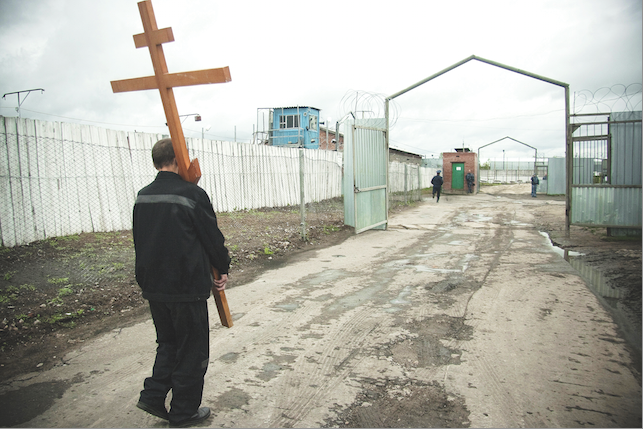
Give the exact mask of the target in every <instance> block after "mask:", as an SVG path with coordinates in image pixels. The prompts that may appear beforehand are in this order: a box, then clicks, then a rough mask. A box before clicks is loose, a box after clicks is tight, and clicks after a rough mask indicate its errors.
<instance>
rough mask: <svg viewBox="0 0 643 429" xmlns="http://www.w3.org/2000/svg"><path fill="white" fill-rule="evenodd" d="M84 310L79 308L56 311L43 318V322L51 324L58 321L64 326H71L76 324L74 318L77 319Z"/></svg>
mask: <svg viewBox="0 0 643 429" xmlns="http://www.w3.org/2000/svg"><path fill="white" fill-rule="evenodd" d="M84 312H85V310H82V309H81V310H77V311H75V312H72V313H56V314H54V315H52V316H51V317H49V318H47V319H46V320H44V322H47V323H49V324H51V325H53V324H56V323H60V324H62V325H63V326H65V327H68V328H72V327H74V326H75V325H76V323H75V322H74V319H78V318H79V317H81V316H82V315H83V313H84Z"/></svg>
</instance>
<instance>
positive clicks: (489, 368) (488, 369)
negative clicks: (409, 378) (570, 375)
mask: <svg viewBox="0 0 643 429" xmlns="http://www.w3.org/2000/svg"><path fill="white" fill-rule="evenodd" d="M477 214H478V215H480V216H482V217H485V218H488V219H489V220H491V218H492V216H490V213H487V212H486V211H485V210H480V208H478V211H477ZM468 215H469V210H465V211H464V213H463V214H461V215H459V216H458V218H459V219H463V218H465V219H466V217H467V216H468ZM456 221H457V220H456ZM515 223H516V211H515V210H510V211H506V212H504V213H502V214H500V215H499V216H497V217H495V218H494V219H493V220H491V221H490V222H488V225H493V228H494V233H493V238H491V239H490V240H486V241H484V242H479V243H478V245H479V246H481V247H482V246H486V247H487V249H486V250H485V251H478V252H476V253H479V254H486V255H490V256H491V258H490V259H487V260H481V259H479V260H478V261H476V263H477V264H480V263H484V264H486V267H485V269H484V270H481V271H483V272H484V275H483V276H482V278H481V279H480V280H479V282H478V285H479V287H478V288H476V289H475V290H474V291H472V292H471V293H470V294H469V296H468V297H467V299H466V301H464V302H462V303H461V305H458V306H453V307H452V308H451V309H450V310H451V311H449V312H448V313H449V314H450V315H452V316H453V317H459V318H461V320H462V326H463V327H464V326H467V327H469V328H470V329H472V330H473V331H479V327H480V322H481V319H479V318H478V317H476V316H475V315H472V314H471V310H472V309H471V308H470V304H471V301H472V299H473V298H474V296H475V295H476V294H478V293H484V294H485V295H486V297H487V299H486V300H485V301H486V302H491V303H493V302H495V301H496V299H497V298H498V296H499V293H500V291H499V290H498V289H496V288H494V287H493V286H492V285H490V281H492V278H493V277H494V273H495V272H496V270H498V269H499V268H500V267H501V266H502V265H503V259H504V258H506V256H507V255H508V254H509V252H511V248H512V246H513V245H514V244H515V242H516V238H515V234H514V229H515V227H511V225H514V224H515ZM465 225H466V224H464V223H461V224H460V225H459V227H460V228H463V227H466V226H465ZM478 311H483V309H475V312H476V313H477V312H478ZM467 342H468V340H464V341H463V340H461V339H460V338H458V335H452V336H449V337H448V338H444V339H443V344H444V345H445V347H448V348H456V349H460V350H462V351H463V352H462V353H463V355H462V360H464V361H466V362H467V363H468V364H469V365H471V366H472V367H473V370H472V371H471V372H472V374H475V375H476V379H477V380H478V381H479V383H480V384H483V385H484V386H485V389H486V390H487V391H489V392H490V395H489V396H488V397H487V399H489V398H493V401H494V402H495V403H496V404H497V403H502V404H504V405H502V408H503V409H508V410H511V412H510V415H515V414H516V413H519V412H520V410H521V408H522V407H521V406H520V404H519V403H518V402H517V401H516V400H515V399H514V397H513V396H512V395H511V392H510V391H508V390H507V389H506V388H505V387H504V384H505V383H504V380H503V375H502V374H501V373H500V372H499V371H498V365H497V362H495V361H489V360H488V359H487V356H486V355H479V354H475V353H470V352H469V350H467ZM450 366H451V365H450V364H446V365H445V366H444V375H443V377H442V382H444V383H446V382H447V379H448V377H449V369H450ZM469 387H470V388H474V389H475V388H477V387H476V386H474V385H472V384H471V383H470V384H469ZM506 424H508V425H509V426H515V427H520V426H521V424H520V423H519V422H511V423H508V422H504V423H500V422H493V423H492V425H493V426H498V427H502V426H505V425H506Z"/></svg>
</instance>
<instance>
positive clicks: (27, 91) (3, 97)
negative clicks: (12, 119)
mask: <svg viewBox="0 0 643 429" xmlns="http://www.w3.org/2000/svg"><path fill="white" fill-rule="evenodd" d="M33 91H40V93H41V94H42V93H43V92H45V90H44V89H42V88H36V89H25V90H23V91H16V92H7V93H6V94H5V95H3V96H2V99H3V100H6V97H7V95H13V94H18V107H16V112H18V118H20V106H22V103H24V102H25V100H26V99H27V97H29V94H30V93H31V92H33ZM23 92H26V93H27V95H25V98H23V99H22V101H20V94H21V93H23Z"/></svg>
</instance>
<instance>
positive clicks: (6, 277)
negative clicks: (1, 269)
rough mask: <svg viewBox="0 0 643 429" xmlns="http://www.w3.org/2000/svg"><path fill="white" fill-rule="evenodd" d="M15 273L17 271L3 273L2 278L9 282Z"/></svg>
mask: <svg viewBox="0 0 643 429" xmlns="http://www.w3.org/2000/svg"><path fill="white" fill-rule="evenodd" d="M16 273H17V271H7V272H6V273H4V276H3V277H4V279H5V280H6V281H9V280H11V279H12V278H13V276H14V275H15V274H16Z"/></svg>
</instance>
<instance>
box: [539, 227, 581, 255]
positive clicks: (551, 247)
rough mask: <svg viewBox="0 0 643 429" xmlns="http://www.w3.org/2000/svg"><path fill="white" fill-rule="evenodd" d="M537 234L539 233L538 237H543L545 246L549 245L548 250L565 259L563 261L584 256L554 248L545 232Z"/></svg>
mask: <svg viewBox="0 0 643 429" xmlns="http://www.w3.org/2000/svg"><path fill="white" fill-rule="evenodd" d="M539 233H540V235H542V236H543V237H545V238H546V239H547V244H549V248H550V249H551V250H553V251H554V252H556V253H558V254H559V255H560V256H562V257H563V258H565V260H567V258H568V257H569V256H583V255H584V253H580V252H574V251H570V250H566V249H561V248H560V247H558V246H554V245H553V244H552V242H551V238H549V234H547V233H546V232H543V231H539Z"/></svg>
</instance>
